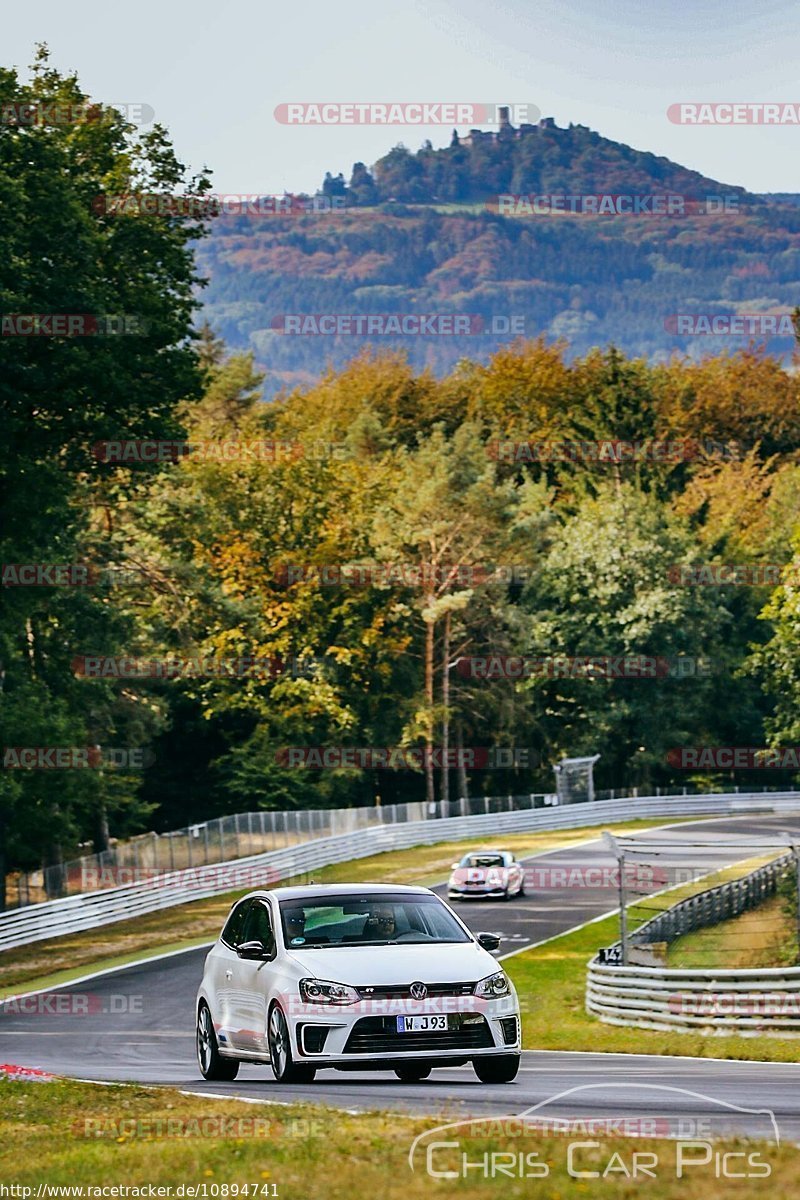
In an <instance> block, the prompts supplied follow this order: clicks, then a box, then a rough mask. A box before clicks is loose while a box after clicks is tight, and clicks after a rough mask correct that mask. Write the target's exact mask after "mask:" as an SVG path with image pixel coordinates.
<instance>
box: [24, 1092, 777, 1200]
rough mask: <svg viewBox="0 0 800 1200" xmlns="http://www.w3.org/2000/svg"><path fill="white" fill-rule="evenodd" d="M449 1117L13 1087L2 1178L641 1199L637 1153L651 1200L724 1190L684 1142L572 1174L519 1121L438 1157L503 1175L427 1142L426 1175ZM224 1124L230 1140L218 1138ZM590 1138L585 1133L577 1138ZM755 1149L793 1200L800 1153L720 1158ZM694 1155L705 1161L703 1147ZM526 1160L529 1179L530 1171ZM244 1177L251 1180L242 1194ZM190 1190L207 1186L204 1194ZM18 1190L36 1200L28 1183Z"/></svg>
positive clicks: (293, 1197)
mask: <svg viewBox="0 0 800 1200" xmlns="http://www.w3.org/2000/svg"><path fill="white" fill-rule="evenodd" d="M398 1086H402V1085H398ZM270 1090H272V1089H270ZM512 1092H513V1089H509V1114H510V1113H511V1112H512V1111H513V1107H514V1102H513V1098H512ZM443 1119H446V1118H433V1117H429V1118H414V1119H411V1118H408V1117H404V1116H392V1115H389V1114H387V1113H365V1114H352V1113H346V1112H340V1111H331V1110H328V1109H324V1108H320V1107H314V1106H311V1105H306V1104H303V1105H285V1106H284V1105H281V1106H280V1107H273V1106H266V1105H264V1106H262V1105H253V1104H243V1103H237V1102H235V1101H233V1100H228V1099H201V1098H199V1097H187V1096H184V1095H182V1094H181V1093H179V1092H177V1091H174V1090H171V1089H167V1088H164V1089H146V1088H141V1087H136V1086H129V1087H122V1086H119V1087H116V1086H115V1087H99V1086H97V1085H91V1084H81V1083H72V1082H66V1081H58V1082H55V1083H36V1084H31V1083H15V1082H7V1081H5V1082H4V1081H0V1179H2V1180H3V1182H4V1183H5V1184H6V1185H16V1187H17V1188H22V1187H28V1188H31V1189H33V1190H32V1192H30V1193H28V1196H34V1197H35V1196H36V1190H37V1188H38V1185H40V1184H47V1185H50V1186H55V1187H58V1186H67V1187H70V1186H71V1187H76V1186H77V1187H83V1188H90V1187H113V1186H115V1185H116V1186H119V1185H127V1186H134V1187H139V1188H142V1187H143V1188H144V1192H140V1193H138V1194H139V1195H145V1196H146V1195H147V1194H148V1191H147V1189H148V1185H152V1186H154V1187H167V1186H170V1187H171V1188H172V1189H173V1192H172V1195H173V1197H174V1196H175V1195H176V1192H175V1190H174V1189H176V1187H178V1186H180V1185H185V1188H186V1191H185V1192H184V1193H183V1194H185V1195H187V1196H189V1195H192V1194H194V1195H195V1196H200V1197H215V1196H219V1197H226V1196H227V1197H231V1196H234V1195H237V1196H239V1197H241V1196H245V1195H246V1196H248V1197H250V1198H251V1200H252V1198H253V1197H259V1200H260V1198H261V1197H264V1198H266V1200H272V1198H273V1197H278V1198H279V1200H309V1198H313V1200H317V1198H324V1200H352V1197H353V1196H370V1195H378V1196H381V1197H382V1198H383V1200H423V1197H429V1196H431V1195H439V1196H442V1197H463V1200H473V1198H474V1200H482V1198H483V1197H492V1198H496V1197H497V1196H498V1195H502V1196H503V1197H504V1200H522V1198H523V1197H525V1198H526V1200H527V1198H529V1197H531V1196H536V1197H542V1198H545V1197H547V1198H548V1200H563V1198H565V1197H572V1196H575V1197H578V1196H581V1197H583V1196H586V1195H589V1194H591V1195H592V1196H597V1197H600V1198H601V1200H602V1198H603V1197H611V1196H615V1197H618V1196H620V1195H623V1194H624V1195H626V1196H627V1195H631V1196H632V1195H633V1194H634V1193H636V1194H638V1193H639V1188H640V1186H641V1181H642V1177H641V1175H640V1176H639V1178H638V1179H637V1180H636V1182H634V1181H633V1180H627V1179H626V1178H625V1175H624V1174H623V1168H622V1167H621V1165H620V1164H624V1165H625V1168H626V1169H627V1170H628V1171H630V1169H631V1165H632V1162H633V1154H634V1152H638V1153H639V1154H640V1155H641V1154H646V1153H652V1154H655V1155H656V1156H657V1159H656V1163H657V1166H656V1168H655V1171H654V1174H655V1176H656V1177H655V1178H647V1179H646V1187H647V1195H648V1197H649V1198H650V1200H673V1198H677V1197H680V1198H681V1200H707V1198H708V1196H709V1195H711V1194H719V1190H718V1188H715V1184H716V1181H717V1178H718V1176H717V1163H716V1160H715V1159H714V1157H713V1156H711V1159H710V1161H709V1162H708V1163H707V1164H705V1165H703V1166H697V1167H693V1168H690V1169H688V1170H686V1171H685V1174H684V1177H683V1178H681V1179H679V1178H677V1170H676V1165H677V1154H678V1143H676V1142H670V1141H667V1140H666V1139H661V1140H658V1141H650V1140H646V1139H644V1138H639V1137H637V1138H635V1139H623V1138H617V1137H608V1138H607V1139H603V1137H602V1135H600V1136H594V1137H593V1139H592V1143H591V1147H590V1148H583V1149H581V1150H580V1151H579V1152H578V1153H577V1155H576V1158H575V1160H574V1163H573V1169H574V1170H576V1171H577V1170H581V1171H597V1172H599V1173H600V1174H601V1176H602V1172H603V1171H604V1169H605V1168H606V1166H607V1165H608V1164H609V1163H611V1167H610V1174H609V1175H608V1177H607V1178H605V1179H604V1178H602V1177H600V1178H596V1179H594V1178H593V1179H591V1181H590V1184H589V1185H587V1183H585V1182H584V1181H583V1180H578V1179H576V1178H575V1177H574V1176H573V1177H570V1175H569V1174H568V1169H567V1162H568V1160H567V1151H568V1145H569V1142H568V1140H567V1139H566V1138H564V1137H555V1138H554V1137H542V1136H539V1135H538V1134H537V1135H534V1134H531V1133H526V1135H525V1136H524V1137H523V1138H520V1137H519V1136H517V1137H516V1138H515V1137H514V1136H512V1132H513V1126H512V1127H506V1128H505V1129H504V1128H503V1127H502V1125H501V1122H500V1121H499V1120H496V1119H493V1120H491V1121H488V1120H487V1121H485V1122H483V1123H482V1125H479V1126H477V1127H476V1126H472V1127H471V1129H470V1132H471V1134H472V1136H470V1137H464V1138H463V1139H462V1140H461V1141H460V1144H459V1148H458V1149H455V1150H454V1149H450V1150H439V1151H437V1152H436V1154H435V1156H434V1155H432V1156H431V1163H432V1166H433V1168H434V1170H438V1171H444V1170H452V1169H453V1168H456V1170H457V1171H458V1170H459V1168H461V1152H463V1153H464V1154H465V1157H466V1158H467V1159H468V1161H469V1162H471V1163H481V1162H482V1161H486V1160H484V1158H483V1156H484V1154H490V1155H491V1154H492V1153H494V1154H497V1153H503V1152H505V1153H506V1154H508V1155H511V1156H513V1157H512V1159H510V1160H509V1159H508V1158H507V1159H506V1160H505V1164H504V1168H505V1169H504V1171H502V1172H498V1173H497V1174H496V1175H495V1177H494V1178H491V1177H485V1175H484V1173H483V1172H482V1171H481V1170H476V1169H475V1168H474V1167H473V1168H472V1169H470V1170H468V1171H467V1172H466V1178H464V1177H457V1178H455V1179H452V1178H445V1179H442V1178H441V1177H440V1178H433V1177H432V1176H431V1175H429V1174H428V1173H427V1172H426V1169H425V1154H424V1150H423V1152H418V1153H417V1155H416V1156H415V1164H416V1169H415V1170H414V1171H413V1172H412V1171H411V1169H410V1167H409V1163H408V1153H409V1149H410V1146H411V1143H412V1141H413V1139H414V1138H415V1137H416V1136H417V1135H418V1134H421V1133H425V1132H428V1131H432V1130H433V1128H434V1127H435V1126H436V1125H437V1124H438V1123H439V1122H440V1120H443ZM451 1119H452V1118H451ZM220 1131H222V1132H223V1134H224V1135H223V1136H213V1134H214V1133H215V1132H216V1133H217V1134H219V1132H220ZM209 1134H211V1136H209ZM446 1136H447V1138H448V1140H450V1139H453V1138H454V1136H455V1133H454V1131H448V1133H447V1135H446ZM585 1137H586V1135H585V1134H584V1135H578V1136H577V1137H576V1139H575V1140H577V1141H581V1140H583V1139H585ZM423 1145H424V1144H423ZM744 1145H746V1150H747V1153H750V1154H753V1153H755V1154H757V1155H758V1160H759V1162H761V1163H766V1164H768V1166H769V1170H770V1180H769V1185H768V1186H769V1187H770V1189H771V1190H772V1191H773V1193H775V1194H777V1195H786V1196H789V1195H793V1194H794V1193H795V1192H796V1190H797V1187H798V1186H799V1185H800V1156H798V1154H797V1149H796V1147H794V1146H791V1145H784V1146H781V1147H776V1146H774V1145H771V1144H767V1143H763V1142H762V1143H757V1142H748V1143H746V1144H744V1143H742V1142H739V1141H736V1142H735V1141H734V1140H733V1139H731V1140H726V1141H724V1142H719V1143H717V1144H716V1145H715V1147H714V1150H715V1151H716V1152H717V1153H718V1154H719V1153H722V1152H724V1151H725V1150H727V1149H737V1150H739V1151H742V1149H743V1146H744ZM533 1154H535V1155H537V1156H538V1157H537V1158H536V1159H535V1160H533V1161H535V1162H536V1163H537V1164H538V1165H537V1167H536V1169H535V1171H536V1174H538V1175H539V1176H542V1175H543V1169H544V1168H546V1170H547V1175H546V1177H544V1178H535V1177H530V1176H532V1175H533V1174H534V1170H533V1168H532V1167H531V1165H530V1161H531V1160H529V1161H528V1162H527V1163H526V1162H525V1159H524V1156H525V1155H533ZM614 1156H616V1157H614ZM692 1156H693V1157H694V1158H695V1160H697V1159H698V1158H700V1155H699V1154H698V1151H697V1147H696V1146H695V1147H694V1149H693V1151H692ZM521 1157H522V1160H523V1170H526V1171H527V1172H528V1173H529V1177H527V1178H525V1177H522V1178H520V1177H519V1174H517V1172H519V1166H518V1164H519V1162H520V1158H521ZM488 1161H489V1162H491V1160H488ZM640 1161H642V1160H641V1159H640ZM735 1161H736V1164H737V1170H739V1171H744V1170H746V1169H747V1168H746V1167H745V1159H744V1158H743V1157H742V1158H738V1159H737V1160H735ZM510 1162H513V1163H514V1174H511V1173H510V1170H509V1163H510ZM461 1169H463V1168H461ZM484 1170H485V1168H484ZM520 1173H521V1172H520ZM761 1173H762V1175H763V1169H762V1170H761ZM487 1174H488V1172H487ZM515 1174H516V1176H517V1177H515ZM725 1182H726V1188H725V1194H726V1196H727V1195H730V1196H731V1197H737V1196H751V1195H753V1194H754V1192H753V1190H751V1189H753V1188H755V1187H758V1186H759V1185H761V1186H763V1181H762V1179H759V1180H758V1182H756V1181H755V1179H753V1180H752V1181H749V1180H747V1179H741V1178H739V1179H734V1180H726V1181H725ZM233 1185H237V1191H236V1192H234V1191H233ZM190 1187H195V1188H199V1189H201V1190H198V1191H196V1192H194V1193H191V1192H189V1191H188V1188H190ZM245 1187H247V1191H246V1192H245V1191H244V1190H243V1189H244V1188H245ZM226 1188H227V1190H225V1189H226ZM202 1189H205V1190H202ZM709 1189H711V1190H709ZM8 1194H9V1195H11V1194H16V1195H17V1196H20V1197H21V1200H27V1197H26V1196H25V1194H24V1193H21V1192H19V1191H17V1192H16V1193H11V1192H9V1193H8ZM106 1194H109V1193H106ZM130 1194H132V1193H129V1195H130ZM84 1195H85V1196H91V1193H84Z"/></svg>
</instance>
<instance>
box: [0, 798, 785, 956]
mask: <svg viewBox="0 0 800 1200" xmlns="http://www.w3.org/2000/svg"><path fill="white" fill-rule="evenodd" d="M798 808H800V793H797V792H770V793H761V792H754V793H732V794H719V795H700V796H697V795H694V796H684V795H681V796H643V797H639V798H638V799H630V798H628V799H622V800H597V801H593V802H592V803H586V804H572V805H564V806H563V807H554V808H546V809H523V810H518V811H516V812H514V811H512V812H506V813H490V814H488V815H478V816H471V817H443V818H439V819H428V820H425V821H414V822H406V823H403V824H397V825H379V826H376V827H372V828H369V829H363V830H358V831H356V832H353V833H348V834H340V835H338V836H336V837H323V838H316V839H314V840H313V841H306V842H303V843H301V844H299V845H296V846H288V847H286V848H285V849H282V850H276V851H271V852H269V853H266V854H257V855H253V856H251V857H250V858H239V859H236V860H234V861H232V862H229V863H223V864H219V865H216V866H209V867H201V868H198V869H197V870H193V869H191V868H190V869H187V870H182V871H174V872H165V873H164V874H163V875H159V876H158V877H157V878H155V879H147V880H145V881H142V882H140V883H132V884H127V885H125V886H122V887H115V888H105V889H103V890H100V891H97V892H93V893H82V894H80V895H76V896H67V897H65V898H64V899H61V900H50V901H46V902H45V903H42V904H34V905H31V906H30V907H28V908H23V909H13V910H12V911H11V912H6V913H2V914H0V950H8V949H11V948H12V947H14V946H21V945H25V944H27V943H29V942H36V941H42V940H44V939H47V938H53V937H58V936H59V935H61V934H70V933H77V932H79V931H80V930H83V929H95V928H97V927H99V926H101V925H109V924H111V923H113V922H114V921H124V920H127V919H128V918H130V917H136V916H141V915H142V914H144V913H150V912H155V911H157V910H160V909H165V908H170V907H172V906H173V905H176V904H186V903H188V902H189V901H191V900H202V899H204V898H206V897H208V896H217V895H222V894H223V893H225V892H230V891H233V890H236V889H238V890H241V891H244V890H248V889H251V888H253V889H254V888H257V887H263V886H265V885H269V884H275V883H276V882H278V881H279V880H280V879H289V878H292V877H294V876H298V875H307V874H308V873H309V872H313V871H315V870H319V868H320V867H324V866H329V865H330V864H332V863H338V862H346V861H348V860H350V859H357V858H366V857H368V856H369V855H372V854H380V853H382V852H383V851H386V850H403V849H408V848H409V847H411V846H418V845H431V844H433V843H435V842H443V841H450V840H451V839H453V840H455V839H463V838H472V837H483V836H491V838H492V840H495V838H496V836H497V835H498V834H502V833H513V832H521V831H532V830H548V829H572V828H580V827H582V826H587V825H603V824H609V823H611V822H615V821H626V820H630V819H632V818H637V817H649V816H656V817H665V818H669V817H681V816H692V815H702V816H713V815H715V814H720V815H725V814H730V813H744V812H747V811H754V812H784V811H785V812H792V811H796V810H797V809H798Z"/></svg>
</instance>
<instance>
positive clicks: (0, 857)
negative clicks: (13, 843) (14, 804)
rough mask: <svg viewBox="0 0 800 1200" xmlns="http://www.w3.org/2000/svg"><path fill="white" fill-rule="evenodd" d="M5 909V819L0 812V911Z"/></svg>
mask: <svg viewBox="0 0 800 1200" xmlns="http://www.w3.org/2000/svg"><path fill="white" fill-rule="evenodd" d="M5 911H6V819H5V817H4V816H3V814H2V812H0V912H5Z"/></svg>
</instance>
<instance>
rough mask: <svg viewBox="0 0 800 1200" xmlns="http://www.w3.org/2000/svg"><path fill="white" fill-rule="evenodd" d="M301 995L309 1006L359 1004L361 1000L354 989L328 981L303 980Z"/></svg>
mask: <svg viewBox="0 0 800 1200" xmlns="http://www.w3.org/2000/svg"><path fill="white" fill-rule="evenodd" d="M300 995H301V996H302V997H303V999H304V1000H307V1001H308V1002H309V1004H357V1003H358V1001H359V1000H360V999H361V997H360V996H359V994H358V992H357V991H356V989H355V988H354V987H350V985H349V984H347V983H331V982H330V980H328V979H301V980H300Z"/></svg>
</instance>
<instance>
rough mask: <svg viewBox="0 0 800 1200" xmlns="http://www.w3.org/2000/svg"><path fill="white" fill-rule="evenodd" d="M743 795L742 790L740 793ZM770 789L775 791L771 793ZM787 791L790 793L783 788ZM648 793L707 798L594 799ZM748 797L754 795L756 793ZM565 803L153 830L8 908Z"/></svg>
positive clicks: (293, 813)
mask: <svg viewBox="0 0 800 1200" xmlns="http://www.w3.org/2000/svg"><path fill="white" fill-rule="evenodd" d="M734 790H735V791H738V789H734ZM762 790H763V791H764V792H768V791H771V790H774V789H768V788H764V789H762ZM784 790H786V789H784ZM640 793H641V794H642V795H644V794H647V795H651V796H653V795H655V796H660V795H662V794H663V795H681V794H682V795H684V796H685V795H704V794H707V793H706V792H705V791H703V790H701V789H693V788H683V789H682V790H680V791H679V790H678V789H668V788H663V789H659V788H655V789H650V790H649V791H647V792H646V790H645V789H644V788H641V789H640V788H628V789H625V788H622V789H619V788H617V789H613V788H612V789H608V790H605V791H599V792H596V793H595V794H594V796H593V800H615V799H625V798H628V797H632V798H637V797H638V796H639V795H640ZM748 794H752V789H749V792H748ZM558 803H559V798H558V796H557V794H555V793H544V792H542V793H528V794H525V795H506V796H471V797H461V798H459V799H453V800H450V801H444V802H443V801H436V802H435V803H433V804H428V803H425V802H424V801H419V802H414V803H409V804H386V805H379V806H378V805H376V806H371V807H363V808H328V809H293V810H290V811H286V812H274V811H260V812H248V813H235V814H232V815H230V816H225V817H219V818H217V819H215V820H211V821H202V822H198V823H197V824H196V825H189V826H187V827H186V828H184V829H176V830H172V831H170V832H168V833H146V834H142V835H141V836H139V837H133V838H130V839H129V840H127V841H124V842H123V841H119V842H115V843H113V844H112V846H111V848H110V849H109V850H106V851H104V852H102V853H99V854H85V855H82V856H81V857H80V858H74V859H72V860H70V861H67V862H61V863H55V864H53V865H51V866H47V867H44V868H42V869H40V870H36V871H28V872H12V873H11V874H10V875H8V877H7V879H6V907H7V908H21V907H24V906H25V905H28V904H37V903H40V902H42V901H43V900H55V899H60V898H61V897H63V896H72V895H79V894H81V893H83V892H93V891H96V890H98V889H99V888H107V887H117V886H119V885H120V884H125V883H136V882H140V881H143V880H147V879H149V878H152V877H154V876H157V875H160V874H163V873H164V872H166V871H176V870H183V869H186V868H191V867H201V866H208V865H210V864H213V863H222V862H230V861H231V860H233V859H237V858H245V857H248V856H250V855H253V854H262V853H266V852H268V851H272V850H282V849H285V848H287V847H290V846H294V845H298V844H299V843H302V842H307V841H311V840H312V839H315V838H322V837H335V836H337V835H338V834H346V833H349V832H356V831H358V830H361V829H368V828H372V827H375V826H379V825H391V824H399V823H403V822H407V821H422V820H436V819H440V818H443V817H468V816H480V815H483V814H491V813H500V812H511V811H517V810H523V811H524V810H526V809H534V808H546V807H548V806H550V805H556V804H558Z"/></svg>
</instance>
